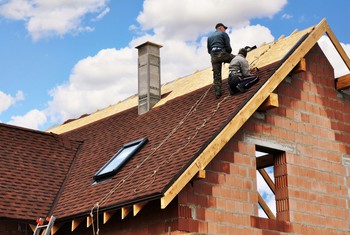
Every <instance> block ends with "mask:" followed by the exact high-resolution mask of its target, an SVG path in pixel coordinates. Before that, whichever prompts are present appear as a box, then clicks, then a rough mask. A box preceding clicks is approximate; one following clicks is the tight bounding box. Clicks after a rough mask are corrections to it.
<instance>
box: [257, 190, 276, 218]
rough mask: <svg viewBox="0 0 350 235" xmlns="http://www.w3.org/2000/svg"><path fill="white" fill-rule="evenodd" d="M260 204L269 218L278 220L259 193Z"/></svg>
mask: <svg viewBox="0 0 350 235" xmlns="http://www.w3.org/2000/svg"><path fill="white" fill-rule="evenodd" d="M258 203H259V205H260V206H261V208H262V209H263V211H264V212H265V213H266V215H267V217H269V219H276V216H275V215H274V214H273V213H272V211H271V210H270V207H269V206H268V205H267V204H266V202H265V201H264V199H263V198H262V196H261V195H260V193H258Z"/></svg>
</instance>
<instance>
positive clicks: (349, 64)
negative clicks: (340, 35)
mask: <svg viewBox="0 0 350 235" xmlns="http://www.w3.org/2000/svg"><path fill="white" fill-rule="evenodd" d="M324 27H325V31H326V34H327V36H328V37H329V39H330V40H331V42H332V44H333V45H334V47H335V49H336V50H337V51H338V53H339V55H340V57H341V58H342V60H343V61H344V63H345V65H346V66H347V67H348V69H349V70H350V59H349V56H348V55H347V54H346V52H345V50H344V49H343V47H342V46H341V45H340V43H339V40H338V39H337V37H336V36H335V34H334V33H333V31H332V29H331V27H329V25H328V23H327V22H326V21H325V23H324Z"/></svg>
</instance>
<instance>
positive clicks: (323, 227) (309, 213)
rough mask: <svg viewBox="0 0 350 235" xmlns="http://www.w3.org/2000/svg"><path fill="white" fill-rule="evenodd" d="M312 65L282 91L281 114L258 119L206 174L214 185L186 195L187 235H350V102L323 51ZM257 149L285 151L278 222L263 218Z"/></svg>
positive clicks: (309, 59) (313, 55) (312, 55)
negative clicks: (348, 163) (346, 159)
mask: <svg viewBox="0 0 350 235" xmlns="http://www.w3.org/2000/svg"><path fill="white" fill-rule="evenodd" d="M305 58H306V63H307V71H306V72H301V73H298V74H295V75H293V76H292V78H291V79H286V80H285V81H284V82H282V84H280V86H279V87H278V88H277V89H276V91H275V92H276V93H277V94H278V96H279V102H280V107H278V108H276V109H272V110H270V111H268V112H266V113H260V114H259V115H258V114H257V115H255V116H254V117H253V118H251V119H250V120H249V121H248V122H247V123H246V124H245V125H244V127H243V128H242V129H241V130H240V131H239V132H238V133H237V134H236V135H235V137H234V138H232V139H231V140H230V141H229V142H228V143H227V144H226V145H225V147H224V148H223V149H222V150H221V151H220V153H219V154H218V155H217V156H216V157H215V158H214V160H213V161H212V162H211V163H210V164H209V165H208V166H207V167H206V169H205V170H206V178H205V179H202V180H197V181H194V182H193V183H192V184H191V185H187V186H186V187H185V188H184V189H183V190H182V191H181V193H180V194H179V195H178V203H179V206H181V207H183V208H186V209H185V210H186V211H187V212H188V214H186V217H188V218H187V222H186V223H187V225H186V226H182V227H181V226H179V230H180V231H184V232H196V233H199V234H202V233H203V234H264V235H265V234H274V235H276V234H344V235H345V234H348V233H349V231H350V230H349V229H350V227H349V226H350V222H349V206H348V205H349V166H346V164H342V163H343V162H344V161H342V157H343V156H344V155H348V153H349V152H346V149H348V147H349V144H350V143H349V141H350V136H349V133H350V130H349V124H348V123H347V122H348V120H349V114H350V110H349V107H348V105H347V103H348V100H346V99H343V98H342V97H341V96H339V94H338V93H337V91H336V90H335V89H334V80H333V79H334V75H333V68H332V67H331V65H330V64H329V62H328V60H327V58H326V57H325V55H324V54H323V52H322V50H321V49H320V48H319V46H318V45H315V46H314V48H313V49H312V50H311V51H310V52H309V53H308V54H307V56H306V57H305ZM340 126H341V128H340ZM257 144H259V145H263V144H266V147H269V146H273V147H274V148H278V147H281V149H282V150H284V151H285V153H284V154H282V155H281V157H280V159H278V160H277V164H279V165H280V166H282V168H280V170H279V172H277V174H276V175H275V177H281V176H282V178H283V181H284V183H283V184H282V185H283V187H281V188H280V190H282V191H285V192H282V193H280V194H279V195H282V197H280V198H279V197H276V201H277V202H276V203H277V213H279V214H280V216H277V219H276V220H270V219H266V218H260V217H259V216H258V206H257V204H258V203H257V202H258V193H257V189H256V165H255V164H256V163H255V146H256V145H257ZM344 150H345V151H344ZM344 165H345V166H344ZM344 176H347V177H344ZM286 184H287V185H286ZM283 195H287V198H286V197H283ZM286 199H287V200H288V204H286V203H285V201H286ZM279 203H282V205H280V206H279V205H278V204H279Z"/></svg>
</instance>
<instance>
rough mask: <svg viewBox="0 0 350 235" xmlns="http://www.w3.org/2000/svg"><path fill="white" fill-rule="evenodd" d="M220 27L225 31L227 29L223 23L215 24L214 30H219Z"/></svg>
mask: <svg viewBox="0 0 350 235" xmlns="http://www.w3.org/2000/svg"><path fill="white" fill-rule="evenodd" d="M220 26H222V27H224V28H225V29H227V27H226V26H225V25H224V24H223V23H217V24H216V26H215V28H216V29H217V28H219V27H220Z"/></svg>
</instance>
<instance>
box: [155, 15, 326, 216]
mask: <svg viewBox="0 0 350 235" xmlns="http://www.w3.org/2000/svg"><path fill="white" fill-rule="evenodd" d="M325 23H326V20H325V19H323V20H322V21H321V22H320V23H319V24H318V25H317V26H315V27H314V28H313V29H312V30H311V31H310V33H309V35H308V36H307V38H306V39H305V40H304V41H303V42H302V43H301V44H300V45H299V46H298V47H297V48H296V49H295V50H294V52H293V53H291V55H289V57H288V58H287V59H286V60H285V61H284V62H283V64H282V65H281V66H280V67H279V68H278V69H277V70H276V71H275V73H274V74H273V75H271V77H270V78H269V79H268V80H267V81H266V82H265V83H264V85H263V86H262V87H261V88H260V90H259V92H256V93H255V94H254V95H253V97H252V98H251V99H250V100H249V101H248V102H247V103H246V104H245V105H244V106H243V107H242V108H241V109H240V110H239V112H238V113H237V114H236V116H235V117H233V118H232V119H231V121H229V122H228V123H227V125H226V126H225V127H224V128H223V129H222V131H221V132H220V133H219V134H218V135H217V136H216V137H215V138H214V139H213V140H212V141H211V142H210V143H209V144H208V145H207V147H206V148H205V149H204V150H203V151H202V152H201V153H200V154H199V156H198V157H197V158H196V159H195V160H194V161H193V162H192V163H191V164H190V165H189V166H188V167H187V169H186V170H185V171H184V172H183V173H182V174H181V175H180V176H179V177H178V178H177V179H176V180H175V182H174V183H173V184H172V185H171V186H170V187H169V188H168V190H167V191H166V192H164V194H163V197H162V198H161V200H160V203H161V208H162V209H164V208H166V207H167V205H169V203H170V202H171V201H172V200H173V199H174V198H175V197H176V195H177V194H178V193H179V192H180V191H181V190H182V189H183V188H184V187H185V186H186V185H187V184H188V183H189V182H190V181H191V180H192V178H193V177H194V176H195V175H196V174H197V172H198V171H199V170H201V169H203V168H199V167H198V166H203V167H205V166H207V165H208V164H209V162H210V161H211V160H212V159H213V158H214V157H215V156H216V155H217V154H218V153H219V151H220V150H221V149H222V148H223V147H224V146H225V145H226V143H227V142H228V141H229V140H230V139H231V138H232V136H233V135H234V134H236V132H237V131H238V130H239V129H240V128H241V127H242V126H243V125H244V123H245V122H246V121H247V120H248V119H249V118H250V117H251V116H252V114H253V113H254V112H255V111H256V110H257V109H258V108H259V106H260V105H261V104H262V103H263V102H264V101H265V100H266V99H267V97H269V95H270V94H271V93H272V92H273V91H274V90H275V89H276V87H277V86H278V85H279V84H280V83H281V82H282V81H283V80H284V78H285V77H286V76H287V75H288V74H289V73H290V72H291V71H292V69H293V68H294V67H295V65H296V64H297V63H299V61H300V60H301V58H303V57H304V56H305V55H306V54H307V53H308V52H309V51H310V49H311V48H312V47H313V46H314V45H315V44H316V43H317V41H318V40H319V39H320V38H321V36H322V35H323V34H324V33H325Z"/></svg>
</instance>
